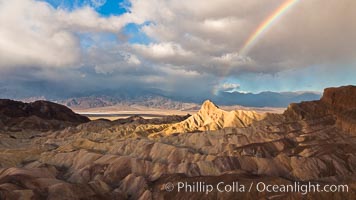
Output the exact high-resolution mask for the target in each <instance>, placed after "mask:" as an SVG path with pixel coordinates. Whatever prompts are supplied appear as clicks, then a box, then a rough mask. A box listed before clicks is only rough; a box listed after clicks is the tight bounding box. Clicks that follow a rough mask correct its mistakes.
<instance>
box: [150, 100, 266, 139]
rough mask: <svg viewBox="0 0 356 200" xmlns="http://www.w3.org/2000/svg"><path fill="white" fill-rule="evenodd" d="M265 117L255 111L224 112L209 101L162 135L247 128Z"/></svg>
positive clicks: (165, 130)
mask: <svg viewBox="0 0 356 200" xmlns="http://www.w3.org/2000/svg"><path fill="white" fill-rule="evenodd" d="M264 117H265V115H263V114H259V113H256V112H255V111H247V110H233V111H230V112H228V111H224V110H221V109H219V107H218V106H216V105H215V104H214V103H213V102H211V101H210V100H207V101H205V102H204V103H203V105H202V106H201V108H200V110H199V111H198V112H197V113H195V114H193V115H192V116H190V117H189V118H187V119H186V120H184V121H182V122H179V123H176V124H173V125H171V126H169V127H168V128H166V129H164V130H163V131H162V132H161V133H160V134H161V135H170V134H174V133H189V132H196V131H207V130H219V129H222V128H228V127H247V126H249V125H250V124H251V123H252V122H254V121H258V120H261V119H263V118H264ZM152 136H154V135H152Z"/></svg>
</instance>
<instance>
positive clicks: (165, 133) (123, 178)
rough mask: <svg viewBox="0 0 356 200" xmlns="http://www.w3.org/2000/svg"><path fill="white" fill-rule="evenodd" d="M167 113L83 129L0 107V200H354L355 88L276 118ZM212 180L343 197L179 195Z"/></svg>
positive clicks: (65, 111) (13, 105) (246, 112)
mask: <svg viewBox="0 0 356 200" xmlns="http://www.w3.org/2000/svg"><path fill="white" fill-rule="evenodd" d="M93 112H94V111H93ZM162 112H163V111H162ZM115 113H116V111H115ZM127 114H128V115H129V114H130V113H127ZM171 114H173V113H168V114H165V116H161V117H160V118H149V119H147V118H144V117H141V116H131V117H128V118H124V119H115V120H107V119H100V120H90V119H89V118H88V117H86V116H82V115H79V114H76V113H75V112H73V111H72V110H71V109H69V108H67V107H65V106H63V105H59V104H55V103H51V102H47V101H36V102H33V103H22V102H18V101H12V100H0V199H140V200H146V199H202V198H204V199H330V198H332V199H355V198H356V137H355V136H356V86H344V87H339V88H327V89H325V91H324V94H323V96H322V98H321V99H320V100H317V101H308V102H301V103H293V104H290V105H289V106H288V108H286V109H285V111H284V112H283V113H280V112H261V111H258V112H257V111H254V110H252V109H228V110H224V109H222V108H219V107H218V106H217V105H215V104H214V103H213V102H212V101H209V100H207V101H205V102H204V103H203V104H202V105H201V107H200V109H199V110H197V111H196V112H191V113H190V112H189V114H190V115H183V116H182V115H171ZM174 114H188V113H174ZM221 181H224V183H225V184H232V183H233V182H236V181H238V182H239V183H240V184H242V185H250V184H251V183H255V184H256V183H257V182H263V183H265V184H278V185H283V184H296V183H298V184H299V183H307V182H312V183H315V184H320V185H322V186H324V185H328V184H344V185H347V186H348V191H347V192H345V191H344V192H340V191H338V192H333V193H328V192H310V193H306V194H302V193H301V192H266V191H264V192H259V191H257V190H255V189H252V190H251V191H245V192H218V191H216V190H214V191H212V192H209V193H206V192H204V191H195V192H189V191H188V192H187V191H178V185H179V183H190V184H194V183H196V182H204V183H205V184H212V185H216V184H218V183H219V182H221ZM167 184H171V185H169V186H172V185H173V187H169V188H167Z"/></svg>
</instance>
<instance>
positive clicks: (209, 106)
mask: <svg viewBox="0 0 356 200" xmlns="http://www.w3.org/2000/svg"><path fill="white" fill-rule="evenodd" d="M218 108H219V107H218V106H217V105H215V104H214V103H213V102H212V101H210V100H206V101H204V103H203V105H202V106H201V109H202V110H215V109H218Z"/></svg>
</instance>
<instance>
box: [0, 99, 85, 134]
mask: <svg viewBox="0 0 356 200" xmlns="http://www.w3.org/2000/svg"><path fill="white" fill-rule="evenodd" d="M0 121H1V123H2V124H4V126H2V127H1V128H0V129H5V130H8V131H13V132H20V131H22V130H26V129H27V130H40V131H47V130H55V129H61V128H64V127H67V126H69V125H78V124H80V123H85V122H88V121H89V119H88V118H87V117H85V116H81V115H79V114H76V113H74V112H73V111H72V110H70V109H69V108H67V107H65V106H63V105H59V104H56V103H52V102H49V101H35V102H33V103H23V102H19V101H13V100H8V99H0Z"/></svg>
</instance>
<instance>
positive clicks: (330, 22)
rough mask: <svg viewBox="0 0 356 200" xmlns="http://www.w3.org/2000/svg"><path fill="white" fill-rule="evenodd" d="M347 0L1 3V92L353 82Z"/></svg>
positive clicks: (207, 89)
mask: <svg viewBox="0 0 356 200" xmlns="http://www.w3.org/2000/svg"><path fill="white" fill-rule="evenodd" d="M355 7H356V1H354V0H327V1H325V0H308V1H305V0H269V1H260V0H249V1H245V0H210V1H205V0H192V1H182V0H71V1H70V0H11V1H8V0H0V24H1V26H0V91H14V92H17V93H26V94H27V95H31V94H33V95H37V94H41V93H43V94H45V93H46V92H51V93H56V94H57V95H58V96H61V95H63V96H66V95H67V96H68V95H69V96H70V95H76V94H82V95H83V94H87V95H91V94H95V93H98V92H100V91H104V90H105V91H106V90H107V91H115V90H119V89H123V88H124V89H125V90H130V91H132V92H133V93H135V92H136V93H138V94H139V93H142V92H143V91H145V92H148V93H150V92H153V93H154V92H157V91H160V93H163V94H167V95H168V96H175V97H180V98H185V97H186V98H190V97H194V96H200V97H204V98H205V97H206V98H209V97H211V96H216V95H219V93H220V92H224V91H229V92H231V91H238V92H243V93H246V92H252V93H258V92H262V91H275V92H281V91H319V92H321V91H322V90H323V89H324V88H326V87H334V86H341V85H350V84H353V85H356V78H355V75H356V48H355V47H356V22H355V21H354V19H356V12H355Z"/></svg>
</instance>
